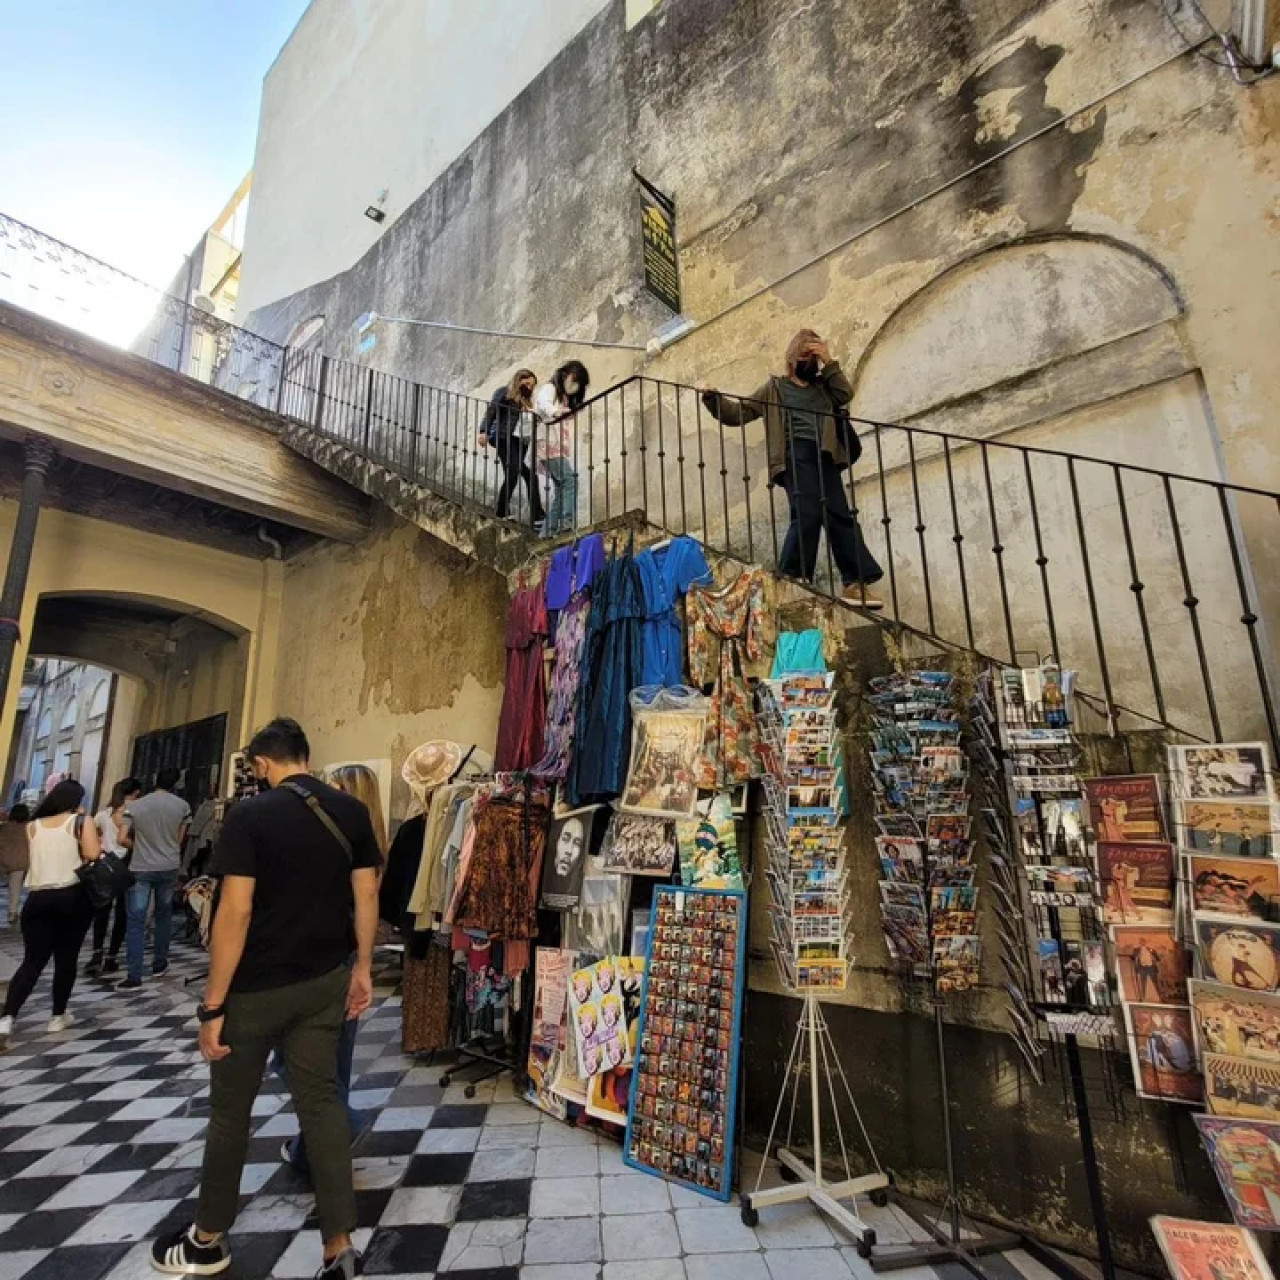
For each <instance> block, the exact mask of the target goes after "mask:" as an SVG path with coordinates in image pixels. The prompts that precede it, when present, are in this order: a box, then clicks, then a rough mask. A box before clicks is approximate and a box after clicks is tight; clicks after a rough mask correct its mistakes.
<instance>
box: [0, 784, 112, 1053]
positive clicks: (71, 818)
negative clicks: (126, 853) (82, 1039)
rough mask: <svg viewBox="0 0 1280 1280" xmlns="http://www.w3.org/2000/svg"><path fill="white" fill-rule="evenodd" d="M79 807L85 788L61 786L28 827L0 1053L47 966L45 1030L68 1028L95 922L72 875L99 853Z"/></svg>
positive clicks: (94, 832) (93, 833) (94, 831)
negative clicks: (16, 960) (18, 932)
mask: <svg viewBox="0 0 1280 1280" xmlns="http://www.w3.org/2000/svg"><path fill="white" fill-rule="evenodd" d="M83 804H84V788H83V787H82V786H81V785H80V784H79V783H78V782H71V781H67V782H60V783H58V785H57V786H56V787H54V788H53V790H52V791H50V792H49V794H48V795H47V796H46V797H45V798H44V802H43V803H42V804H41V805H40V807H39V808H38V809H36V811H35V814H34V815H33V817H32V821H31V823H30V825H29V826H28V827H27V838H28V841H29V842H30V849H31V866H30V868H29V869H28V871H27V901H26V903H25V905H24V906H23V908H22V945H23V957H22V964H21V965H20V966H19V968H18V972H17V973H15V974H14V975H13V981H12V982H10V983H9V994H8V995H7V996H6V997H5V1002H4V1015H3V1017H0V1047H4V1046H7V1045H8V1042H9V1037H10V1036H11V1035H12V1034H13V1020H14V1018H16V1017H17V1016H18V1014H19V1013H20V1012H21V1010H22V1006H23V1005H24V1004H26V1002H27V997H28V996H30V995H31V993H32V991H34V990H35V985H36V983H37V982H38V981H39V980H40V975H41V974H42V973H43V972H44V971H45V969H46V968H47V967H48V964H49V961H50V960H52V961H53V1020H52V1021H51V1022H50V1023H49V1030H50V1032H54V1033H56V1032H59V1031H65V1030H66V1029H67V1028H68V1027H69V1026H70V1025H71V1021H72V1019H71V1015H70V1014H69V1013H68V1012H67V1002H68V1001H69V1000H70V999H71V989H72V988H73V987H74V986H75V984H76V963H77V961H78V960H79V958H80V946H81V944H82V943H83V942H84V935H85V934H86V933H88V931H89V925H90V924H91V923H92V921H93V904H92V903H91V902H90V901H89V895H88V894H87V893H86V892H85V891H84V888H83V886H82V885H81V884H80V881H79V879H78V878H77V876H76V872H77V871H79V870H80V867H81V865H82V864H83V863H86V862H93V861H95V860H96V859H97V858H98V856H99V855H100V854H101V852H102V842H101V840H100V839H99V838H98V828H97V827H96V826H95V825H94V824H93V823H92V822H86V821H85V818H84V814H83V812H82V810H81V806H82V805H83Z"/></svg>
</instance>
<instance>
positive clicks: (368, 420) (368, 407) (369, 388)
mask: <svg viewBox="0 0 1280 1280" xmlns="http://www.w3.org/2000/svg"><path fill="white" fill-rule="evenodd" d="M373 380H374V372H373V370H372V369H370V370H369V377H368V378H367V379H366V382H365V388H364V431H363V437H364V439H363V444H362V446H361V450H360V451H361V453H363V454H364V456H365V460H366V461H368V458H369V431H370V427H371V426H372V423H373Z"/></svg>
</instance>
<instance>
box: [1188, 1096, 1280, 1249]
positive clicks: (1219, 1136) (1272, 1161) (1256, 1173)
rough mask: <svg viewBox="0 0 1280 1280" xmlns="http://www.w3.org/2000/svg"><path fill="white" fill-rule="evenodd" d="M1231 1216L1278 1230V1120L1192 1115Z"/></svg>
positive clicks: (1246, 1224)
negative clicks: (1194, 1116) (1276, 1121)
mask: <svg viewBox="0 0 1280 1280" xmlns="http://www.w3.org/2000/svg"><path fill="white" fill-rule="evenodd" d="M1195 1120H1196V1128H1197V1129H1199V1130H1200V1141H1201V1142H1203V1143H1204V1149H1205V1151H1206V1152H1208V1155H1209V1159H1210V1160H1211V1161H1212V1162H1213V1171H1214V1173H1216V1174H1217V1175H1218V1182H1219V1183H1220V1184H1221V1185H1222V1194H1223V1195H1224V1196H1226V1198H1227V1204H1228V1205H1229V1206H1230V1208H1231V1216H1232V1217H1233V1218H1234V1219H1235V1220H1236V1223H1237V1224H1238V1225H1239V1226H1242V1227H1248V1228H1249V1229H1250V1230H1251V1231H1280V1124H1276V1123H1275V1122H1274V1121H1270V1120H1233V1119H1231V1118H1230V1117H1229V1116H1196V1118H1195Z"/></svg>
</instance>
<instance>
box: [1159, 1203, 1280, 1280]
mask: <svg viewBox="0 0 1280 1280" xmlns="http://www.w3.org/2000/svg"><path fill="white" fill-rule="evenodd" d="M1151 1230H1152V1231H1153V1232H1154V1233H1155V1237H1156V1243H1157V1244H1158V1245H1159V1246H1160V1251H1161V1252H1162V1253H1163V1254H1164V1260H1165V1261H1166V1262H1167V1263H1168V1264H1169V1274H1170V1275H1171V1276H1172V1277H1173V1280H1272V1275H1271V1268H1270V1267H1269V1266H1267V1260H1266V1259H1265V1258H1264V1257H1263V1256H1262V1252H1261V1250H1259V1248H1258V1245H1257V1242H1256V1241H1255V1240H1254V1238H1253V1237H1252V1236H1251V1235H1250V1234H1249V1233H1248V1232H1247V1231H1245V1230H1244V1229H1243V1228H1241V1227H1232V1226H1226V1225H1224V1224H1222V1223H1219V1222H1192V1221H1191V1220H1189V1219H1187V1218H1169V1217H1166V1216H1165V1215H1163V1214H1158V1215H1157V1216H1156V1217H1154V1218H1152V1219H1151Z"/></svg>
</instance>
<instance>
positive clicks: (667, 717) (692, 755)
mask: <svg viewBox="0 0 1280 1280" xmlns="http://www.w3.org/2000/svg"><path fill="white" fill-rule="evenodd" d="M633 697H634V695H633ZM698 701H699V703H700V704H701V705H702V707H703V710H702V711H699V712H693V711H656V710H640V709H638V708H637V709H636V711H635V715H634V725H635V729H634V737H633V739H632V747H631V769H630V772H629V773H628V774H627V785H626V787H625V788H624V789H623V792H622V799H621V800H619V801H618V808H619V809H622V810H623V811H625V812H627V813H640V814H645V815H647V816H649V817H654V818H688V817H691V816H692V814H693V808H694V805H695V804H696V803H697V801H698V776H699V773H700V771H701V759H702V748H703V740H704V737H705V734H706V727H707V719H706V714H705V706H706V702H705V700H704V699H701V698H700V699H699V700H698Z"/></svg>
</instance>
